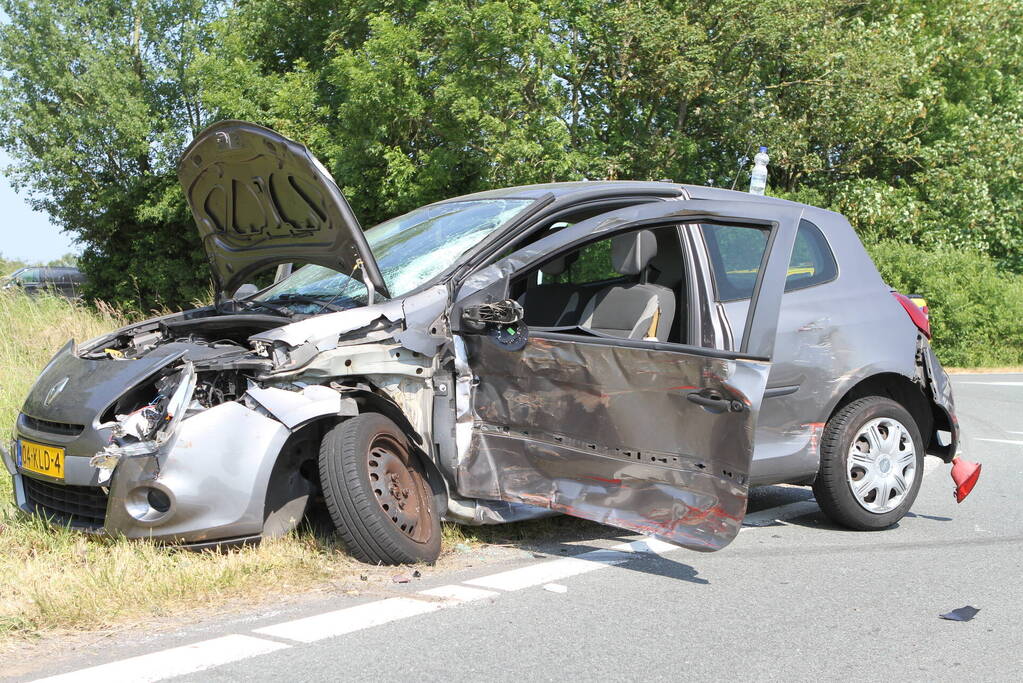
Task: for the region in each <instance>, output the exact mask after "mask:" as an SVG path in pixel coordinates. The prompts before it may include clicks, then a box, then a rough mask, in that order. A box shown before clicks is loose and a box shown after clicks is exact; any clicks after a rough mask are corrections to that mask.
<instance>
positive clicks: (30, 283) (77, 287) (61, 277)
mask: <svg viewBox="0 0 1023 683" xmlns="http://www.w3.org/2000/svg"><path fill="white" fill-rule="evenodd" d="M83 284H85V275H83V274H82V272H81V271H80V270H78V269H77V268H74V267H71V266H29V267H27V268H19V269H18V270H16V271H14V272H13V273H11V274H10V275H8V276H7V277H5V278H4V279H3V284H2V285H0V287H2V288H3V289H6V290H13V289H20V290H21V291H23V292H25V293H26V294H38V293H40V292H53V293H55V294H60V295H62V296H66V297H69V298H73V299H76V298H78V297H80V296H81V295H82V285H83Z"/></svg>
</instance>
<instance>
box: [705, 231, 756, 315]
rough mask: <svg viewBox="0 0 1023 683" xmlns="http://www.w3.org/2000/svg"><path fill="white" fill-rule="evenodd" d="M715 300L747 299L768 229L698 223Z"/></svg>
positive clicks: (753, 286)
mask: <svg viewBox="0 0 1023 683" xmlns="http://www.w3.org/2000/svg"><path fill="white" fill-rule="evenodd" d="M700 230H701V232H702V233H703V240H704V242H705V243H706V245H707V252H708V254H709V255H710V260H711V265H712V266H713V267H712V268H711V271H712V275H713V278H714V289H715V291H716V292H717V299H718V301H738V300H740V299H749V298H751V297H752V296H753V290H754V289H755V288H756V285H757V274H758V273H759V272H760V265H761V263H763V260H764V252H765V250H766V249H767V238H768V235H769V234H770V232H769V231H768V230H765V229H762V228H753V227H740V226H735V225H715V224H709V223H704V224H701V225H700Z"/></svg>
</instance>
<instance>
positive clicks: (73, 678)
mask: <svg viewBox="0 0 1023 683" xmlns="http://www.w3.org/2000/svg"><path fill="white" fill-rule="evenodd" d="M288 647H291V646H290V645H285V644H284V643H276V642H274V641H272V640H264V639H263V638H253V637H252V636H243V635H239V634H234V635H229V636H223V637H220V638H212V639H210V640H204V641H202V642H199V643H192V644H191V645H185V646H183V647H175V648H171V649H169V650H161V651H160V652H153V653H150V654H147V655H141V656H139V657H131V658H130V659H122V660H120V661H117V662H111V663H110V664H101V665H99V666H93V667H89V668H88V669H79V670H78V671H72V672H70V673H66V674H61V675H59V676H52V677H50V678H44V679H42V680H43V681H46V682H47V683H56V682H59V683H86V682H92V681H95V682H96V683H117V681H125V682H126V683H127V682H129V681H130V682H131V683H144V682H146V681H159V680H163V679H165V678H171V677H173V676H184V675H186V674H193V673H196V672H198V671H204V670H206V669H211V668H213V667H215V666H220V665H221V664H229V663H231V662H237V661H238V660H240V659H248V658H249V657H255V656H257V655H265V654H267V653H270V652H275V651H277V650H283V649H285V648H288Z"/></svg>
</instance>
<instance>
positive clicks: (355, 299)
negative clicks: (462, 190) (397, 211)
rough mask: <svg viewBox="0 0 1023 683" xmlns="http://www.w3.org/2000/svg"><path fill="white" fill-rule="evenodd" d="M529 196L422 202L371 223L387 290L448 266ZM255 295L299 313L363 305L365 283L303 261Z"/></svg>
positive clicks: (396, 290) (407, 286)
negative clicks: (423, 204)
mask: <svg viewBox="0 0 1023 683" xmlns="http://www.w3.org/2000/svg"><path fill="white" fill-rule="evenodd" d="M532 201H533V200H531V199H481V200H473V201H464V202H448V203H445V204H438V205H434V206H424V207H422V208H420V209H416V210H415V211H412V212H410V213H407V214H405V215H403V216H398V217H397V218H392V219H391V220H389V221H385V222H383V223H381V224H380V225H377V226H375V227H372V228H370V229H369V230H367V231H366V239H367V240H368V241H369V246H370V249H372V251H373V256H374V258H376V260H377V264H378V265H379V266H380V272H381V273H382V274H383V276H384V281H385V282H386V283H387V289H388V291H389V293H390V295H391V296H392V297H398V296H402V295H404V294H407V293H409V292H411V291H412V290H414V289H416V288H417V287H419V286H420V285H422V284H424V283H426V282H428V281H429V280H430V279H431V278H433V277H435V276H436V275H439V274H440V273H441V272H443V271H444V270H447V269H448V268H449V267H451V266H452V265H453V264H454V263H455V261H457V260H458V259H459V258H461V256H462V255H463V254H465V252H467V251H469V250H470V249H472V248H473V247H475V246H476V245H477V244H479V243H480V242H481V241H482V240H483V239H484V238H485V237H487V235H489V234H490V233H491V232H493V231H494V230H496V229H497V228H498V227H500V226H501V225H502V224H504V223H505V222H506V221H507V220H509V219H510V218H511V217H512V216H514V215H515V214H517V213H518V212H519V211H521V210H522V209H523V208H525V207H526V206H527V205H528V204H530V203H532ZM256 300H257V301H263V302H268V303H273V302H278V303H282V304H285V305H288V306H289V307H290V308H293V309H294V310H296V311H299V312H302V313H316V312H319V311H320V310H324V309H327V310H342V309H347V308H353V307H354V306H361V305H365V303H366V286H365V285H364V284H363V283H362V280H361V279H360V277H359V276H358V275H357V274H356V275H354V277H350V274H349V273H339V272H338V271H336V270H331V269H330V268H325V267H323V266H317V265H307V266H303V267H302V268H299V269H298V270H296V271H295V272H294V273H293V274H292V275H291V276H290V277H289V278H287V279H286V280H284V281H282V282H280V283H279V284H277V285H275V286H274V287H271V288H270V289H268V290H267V291H265V292H263V293H262V294H261V295H259V296H258V297H256Z"/></svg>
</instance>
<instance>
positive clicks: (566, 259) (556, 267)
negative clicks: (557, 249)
mask: <svg viewBox="0 0 1023 683" xmlns="http://www.w3.org/2000/svg"><path fill="white" fill-rule="evenodd" d="M577 258H579V254H578V253H574V254H566V255H565V256H562V257H560V258H556V259H554V260H553V261H548V262H547V263H545V264H543V265H542V266H540V272H541V273H543V274H544V275H552V276H553V275H561V274H562V273H564V272H565V271H566V270H568V267H569V266H571V265H572V264H573V263H575V260H576V259H577Z"/></svg>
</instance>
